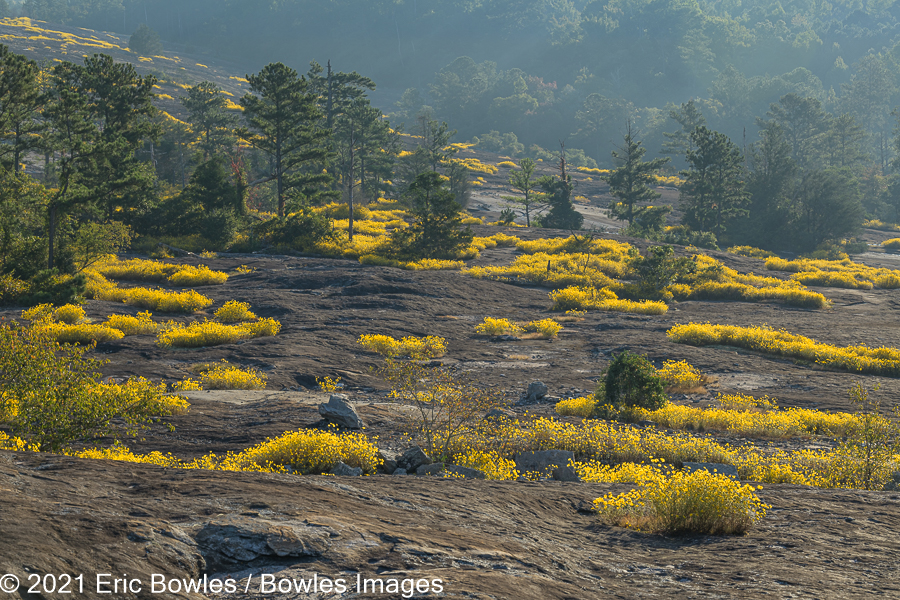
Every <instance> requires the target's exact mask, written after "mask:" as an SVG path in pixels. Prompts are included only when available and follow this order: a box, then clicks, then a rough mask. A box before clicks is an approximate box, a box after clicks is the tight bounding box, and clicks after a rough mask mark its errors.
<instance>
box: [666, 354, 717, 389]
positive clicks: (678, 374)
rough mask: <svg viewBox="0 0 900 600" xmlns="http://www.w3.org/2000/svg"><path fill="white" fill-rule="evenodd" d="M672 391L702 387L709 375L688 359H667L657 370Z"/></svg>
mask: <svg viewBox="0 0 900 600" xmlns="http://www.w3.org/2000/svg"><path fill="white" fill-rule="evenodd" d="M657 375H659V377H660V379H662V380H663V381H664V382H665V383H666V386H667V391H670V392H687V391H691V390H696V389H700V388H702V387H703V386H704V385H705V384H706V382H707V377H706V375H704V374H703V373H701V372H700V370H699V369H697V368H696V367H694V366H692V365H691V364H690V363H688V362H687V361H686V360H677V361H676V360H667V361H665V362H664V363H663V366H662V368H660V369H659V370H658V371H657Z"/></svg>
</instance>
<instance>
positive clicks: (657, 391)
mask: <svg viewBox="0 0 900 600" xmlns="http://www.w3.org/2000/svg"><path fill="white" fill-rule="evenodd" d="M656 373H657V372H656V369H655V368H654V367H653V365H652V364H651V363H650V361H649V360H647V358H646V357H645V356H643V355H640V354H633V353H631V352H628V351H627V350H626V351H624V352H622V353H621V354H618V355H616V356H615V357H614V358H613V359H612V361H611V362H610V363H609V368H608V369H607V371H606V378H605V380H604V396H605V398H606V402H607V404H610V405H612V406H614V407H622V406H625V407H630V406H633V407H640V408H645V409H647V410H657V409H659V408H662V407H663V406H665V405H666V403H667V402H668V401H669V399H668V397H667V396H666V394H665V386H664V384H663V381H662V379H660V378H659V376H658V375H657V374H656Z"/></svg>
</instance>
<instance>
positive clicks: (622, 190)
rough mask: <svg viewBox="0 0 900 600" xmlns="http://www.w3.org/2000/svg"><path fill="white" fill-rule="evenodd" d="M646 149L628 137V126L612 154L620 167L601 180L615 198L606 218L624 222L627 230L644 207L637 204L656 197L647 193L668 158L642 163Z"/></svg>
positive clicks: (629, 124) (657, 193)
mask: <svg viewBox="0 0 900 600" xmlns="http://www.w3.org/2000/svg"><path fill="white" fill-rule="evenodd" d="M646 152H647V149H646V148H644V147H642V146H641V142H639V141H635V139H634V137H633V136H632V133H631V123H628V127H627V130H626V133H625V145H624V146H622V147H621V148H619V149H618V151H616V150H613V152H612V155H613V158H614V159H616V160H617V161H619V162H620V163H621V166H620V167H618V168H617V169H615V170H613V171H612V172H611V173H610V174H609V175H605V176H604V177H603V179H604V180H605V181H606V182H608V183H609V193H610V195H612V196H613V197H615V198H618V200H619V201H618V203H616V204H613V206H612V208H611V210H610V214H611V215H612V216H614V217H616V218H617V219H620V220H623V221H628V226H629V227H631V226H632V225H633V224H634V221H635V219H636V218H637V217H639V216H640V214H641V212H642V211H643V210H644V208H645V207H641V206H638V205H639V204H640V203H649V202H652V201H653V200H656V199H657V198H659V197H660V195H661V194H659V192H655V191H653V190H652V189H650V186H651V185H652V184H655V183H656V180H655V179H654V175H655V174H656V172H657V171H659V169H660V168H661V167H662V166H663V165H664V164H666V163H667V162H669V159H668V158H655V159H653V160H651V161H650V162H644V160H643V157H644V154H646Z"/></svg>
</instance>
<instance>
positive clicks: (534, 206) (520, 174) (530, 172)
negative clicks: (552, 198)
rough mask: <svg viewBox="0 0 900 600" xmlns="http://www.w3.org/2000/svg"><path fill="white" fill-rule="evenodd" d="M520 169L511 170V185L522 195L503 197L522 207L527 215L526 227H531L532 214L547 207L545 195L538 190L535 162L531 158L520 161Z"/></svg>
mask: <svg viewBox="0 0 900 600" xmlns="http://www.w3.org/2000/svg"><path fill="white" fill-rule="evenodd" d="M519 168H520V169H521V170H520V171H510V172H509V185H511V186H512V187H513V189H515V190H516V191H518V192H520V193H521V194H522V197H521V198H519V197H516V196H503V199H504V200H506V201H507V202H510V203H512V204H513V205H514V206H517V207H521V208H520V210H521V211H522V212H523V214H524V215H525V225H526V227H531V215H532V214H534V215H537V214H539V213H540V211H541V210H542V209H544V208H546V207H547V203H546V199H545V198H544V195H543V194H541V193H540V192H539V191H538V190H537V186H538V180H537V178H535V176H534V169H535V164H534V161H533V160H532V159H530V158H523V159H522V160H521V161H520V162H519Z"/></svg>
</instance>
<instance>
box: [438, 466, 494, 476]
mask: <svg viewBox="0 0 900 600" xmlns="http://www.w3.org/2000/svg"><path fill="white" fill-rule="evenodd" d="M444 473H450V474H451V476H453V477H462V478H464V479H487V475H485V473H484V471H479V470H478V469H472V468H470V467H460V466H459V465H447V466H446V467H444Z"/></svg>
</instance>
